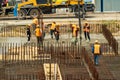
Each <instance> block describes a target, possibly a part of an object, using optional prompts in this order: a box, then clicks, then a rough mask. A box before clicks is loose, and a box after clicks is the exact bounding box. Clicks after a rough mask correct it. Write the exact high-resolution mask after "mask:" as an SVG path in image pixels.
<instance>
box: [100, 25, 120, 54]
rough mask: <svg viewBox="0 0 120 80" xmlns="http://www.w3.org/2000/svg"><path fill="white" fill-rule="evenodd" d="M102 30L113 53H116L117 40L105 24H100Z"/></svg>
mask: <svg viewBox="0 0 120 80" xmlns="http://www.w3.org/2000/svg"><path fill="white" fill-rule="evenodd" d="M102 32H103V35H104V37H105V38H106V39H107V41H108V43H109V45H110V46H111V47H112V48H113V50H114V52H115V55H118V42H117V40H116V39H115V38H114V37H113V35H112V33H111V32H110V31H109V30H108V29H107V28H106V25H102Z"/></svg>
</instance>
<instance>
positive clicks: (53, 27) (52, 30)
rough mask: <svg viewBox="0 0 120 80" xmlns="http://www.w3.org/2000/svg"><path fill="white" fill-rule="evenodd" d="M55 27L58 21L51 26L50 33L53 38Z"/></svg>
mask: <svg viewBox="0 0 120 80" xmlns="http://www.w3.org/2000/svg"><path fill="white" fill-rule="evenodd" d="M55 27H56V22H53V23H52V25H51V26H50V35H51V38H53V34H54V31H55ZM54 35H55V34H54Z"/></svg>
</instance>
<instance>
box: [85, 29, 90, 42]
mask: <svg viewBox="0 0 120 80" xmlns="http://www.w3.org/2000/svg"><path fill="white" fill-rule="evenodd" d="M84 36H85V40H87V39H89V41H90V33H89V32H86V31H84Z"/></svg>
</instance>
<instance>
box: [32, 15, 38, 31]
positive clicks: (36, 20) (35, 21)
mask: <svg viewBox="0 0 120 80" xmlns="http://www.w3.org/2000/svg"><path fill="white" fill-rule="evenodd" d="M37 25H39V23H38V19H37V17H34V19H33V22H32V26H33V31H35V29H36V26H37Z"/></svg>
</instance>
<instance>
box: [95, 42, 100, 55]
mask: <svg viewBox="0 0 120 80" xmlns="http://www.w3.org/2000/svg"><path fill="white" fill-rule="evenodd" d="M94 54H100V45H99V44H95V45H94Z"/></svg>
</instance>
